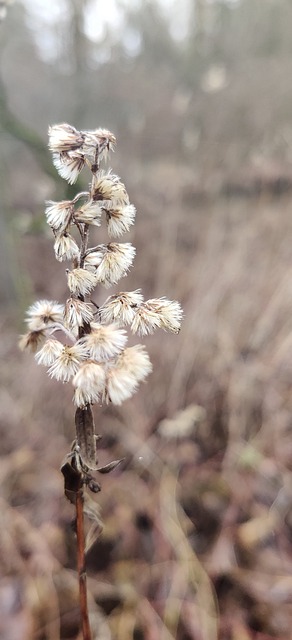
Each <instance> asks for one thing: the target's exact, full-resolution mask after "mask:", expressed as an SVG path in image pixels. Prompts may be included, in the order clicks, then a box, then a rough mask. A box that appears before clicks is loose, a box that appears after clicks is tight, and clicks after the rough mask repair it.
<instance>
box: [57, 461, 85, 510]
mask: <svg viewBox="0 0 292 640" xmlns="http://www.w3.org/2000/svg"><path fill="white" fill-rule="evenodd" d="M61 472H62V474H63V476H64V485H65V488H64V492H65V496H66V498H68V500H69V501H70V502H72V504H75V503H76V493H77V492H78V491H79V489H80V488H81V486H82V476H81V473H80V472H79V471H78V470H77V469H75V468H74V467H73V466H72V464H71V463H70V462H69V460H68V458H65V460H64V462H63V463H62V465H61Z"/></svg>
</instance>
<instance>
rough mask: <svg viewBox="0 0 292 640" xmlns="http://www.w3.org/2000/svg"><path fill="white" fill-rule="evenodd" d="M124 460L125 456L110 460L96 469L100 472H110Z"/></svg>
mask: <svg viewBox="0 0 292 640" xmlns="http://www.w3.org/2000/svg"><path fill="white" fill-rule="evenodd" d="M123 460H125V458H121V459H120V460H113V461H112V462H109V464H106V465H105V466H104V467H99V468H98V469H96V471H99V473H110V472H111V471H113V470H114V469H115V468H116V467H117V466H118V465H119V464H120V463H121V462H123Z"/></svg>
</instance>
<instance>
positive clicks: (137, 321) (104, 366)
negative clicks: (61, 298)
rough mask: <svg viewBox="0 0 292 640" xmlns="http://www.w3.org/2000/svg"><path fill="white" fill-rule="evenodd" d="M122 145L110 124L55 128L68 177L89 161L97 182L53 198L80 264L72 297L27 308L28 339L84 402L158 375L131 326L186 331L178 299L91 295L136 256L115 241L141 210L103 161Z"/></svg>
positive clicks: (24, 343) (62, 235)
mask: <svg viewBox="0 0 292 640" xmlns="http://www.w3.org/2000/svg"><path fill="white" fill-rule="evenodd" d="M114 144H115V137H114V135H113V134H112V133H110V131H107V130H106V129H96V130H94V131H77V130H76V129H75V128H74V127H72V126H70V125H68V124H60V125H55V126H52V127H50V128H49V149H50V150H51V152H52V154H53V163H54V165H55V167H56V169H57V170H58V172H59V173H60V175H61V176H62V177H63V178H65V179H66V180H67V181H68V182H69V183H70V184H73V183H74V182H75V181H76V179H77V178H78V175H79V173H80V171H81V170H82V169H83V167H84V166H88V167H89V169H90V171H91V173H92V181H91V184H90V186H89V191H83V192H81V193H78V194H77V195H76V196H75V198H74V199H73V200H64V201H62V202H53V201H49V202H47V204H46V210H45V214H46V219H47V222H48V224H49V226H50V227H51V229H52V232H53V234H54V251H55V256H56V259H57V260H59V261H60V262H63V261H71V263H72V264H71V268H70V269H69V268H68V269H66V274H67V282H68V288H69V291H70V295H69V297H68V299H67V301H66V303H65V304H64V305H62V304H59V303H58V302H55V301H49V300H40V301H38V302H36V303H34V304H33V305H32V306H31V307H30V308H29V309H28V311H27V319H26V322H27V325H28V333H26V334H25V335H24V336H22V338H21V341H20V346H21V348H23V349H25V348H28V349H30V350H31V351H33V352H34V353H35V359H36V361H37V363H38V364H41V365H44V366H45V367H47V368H48V373H49V375H50V376H51V377H52V378H56V379H57V380H60V381H61V382H69V381H72V384H73V388H74V402H75V404H76V406H77V407H80V408H84V407H86V406H87V405H90V404H93V403H96V402H107V403H108V402H112V403H114V404H117V405H119V404H121V403H122V402H123V401H124V400H126V399H127V398H129V397H130V396H132V394H133V393H134V392H135V391H136V389H137V387H138V385H139V383H140V382H141V381H143V380H144V379H145V378H146V376H147V375H148V374H149V373H150V371H151V369H152V366H151V362H150V360H149V356H148V354H147V352H146V350H145V348H144V346H143V345H140V344H138V345H135V346H133V347H128V346H127V331H126V328H130V329H131V331H132V333H134V334H138V335H140V336H144V335H147V334H151V333H153V331H154V330H155V329H158V328H161V329H164V330H169V331H171V332H173V333H178V331H179V329H180V323H181V318H182V309H181V307H180V305H179V303H178V302H174V301H171V300H167V299H166V298H164V297H163V298H158V299H151V300H144V298H143V295H142V293H141V291H140V290H139V289H138V290H136V291H129V292H120V293H117V294H114V295H111V296H109V297H108V298H107V299H106V300H105V302H104V303H103V305H102V306H101V307H100V308H97V307H96V305H95V304H94V302H92V300H91V299H90V298H89V296H91V295H92V292H93V290H94V289H95V287H96V286H97V285H101V286H103V287H105V288H107V287H110V286H111V285H114V284H116V283H117V282H118V281H119V280H120V279H121V278H122V277H124V276H125V275H126V274H127V272H128V270H129V269H130V267H131V266H132V263H133V260H134V256H135V248H134V247H133V246H132V244H131V243H129V242H125V243H119V242H112V241H111V240H112V238H119V237H120V236H122V235H123V234H124V233H126V232H127V231H129V229H130V227H131V226H132V225H133V224H134V221H135V215H136V210H135V207H134V206H133V205H132V204H130V201H129V196H128V194H127V191H126V188H125V185H124V184H123V183H122V182H121V180H120V178H119V177H118V176H116V175H114V174H113V173H112V172H111V171H107V172H106V171H103V170H100V161H101V160H102V159H103V158H104V157H105V156H106V154H107V152H108V151H110V150H112V149H113V147H114ZM103 220H104V224H105V225H106V227H107V231H108V236H109V239H110V241H109V242H108V244H99V245H97V246H94V247H89V246H88V244H89V231H90V227H91V225H92V226H95V227H99V226H100V225H101V224H102V221H103ZM74 230H75V231H74ZM76 231H77V234H78V236H79V241H78V240H76ZM72 232H73V234H72ZM74 233H75V236H74ZM57 332H58V333H59V332H61V334H62V336H63V338H62V340H59V339H57V338H56V333H57Z"/></svg>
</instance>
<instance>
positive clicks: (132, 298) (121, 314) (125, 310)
mask: <svg viewBox="0 0 292 640" xmlns="http://www.w3.org/2000/svg"><path fill="white" fill-rule="evenodd" d="M142 302H143V295H142V293H141V289H136V291H125V292H121V293H117V294H115V295H113V296H109V298H107V300H106V301H105V303H104V304H103V305H102V307H101V308H100V309H99V316H100V318H101V321H102V323H104V324H107V323H110V322H114V323H116V324H118V325H119V326H127V325H130V324H131V323H132V322H133V320H134V318H135V314H136V311H137V308H139V306H140V305H141V304H142Z"/></svg>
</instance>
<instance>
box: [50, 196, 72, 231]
mask: <svg viewBox="0 0 292 640" xmlns="http://www.w3.org/2000/svg"><path fill="white" fill-rule="evenodd" d="M46 205H47V206H46V210H45V214H46V218H47V223H48V224H49V225H50V227H52V229H55V230H56V231H59V232H61V231H65V230H66V229H67V227H68V225H69V224H70V220H71V217H72V214H73V213H74V205H73V203H72V202H71V200H63V201H62V202H54V201H53V200H49V201H48V202H47V203H46Z"/></svg>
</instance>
